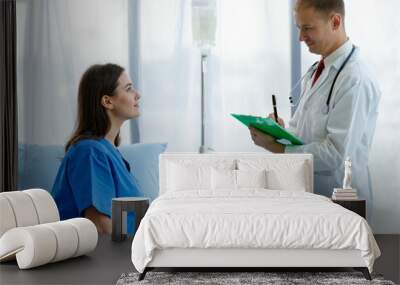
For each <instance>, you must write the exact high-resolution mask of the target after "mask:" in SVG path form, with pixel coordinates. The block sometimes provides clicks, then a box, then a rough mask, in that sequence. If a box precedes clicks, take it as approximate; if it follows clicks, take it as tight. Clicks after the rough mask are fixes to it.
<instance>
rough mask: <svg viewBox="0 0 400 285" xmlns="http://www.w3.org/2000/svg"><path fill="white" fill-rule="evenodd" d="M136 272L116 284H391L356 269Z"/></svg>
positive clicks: (122, 277)
mask: <svg viewBox="0 0 400 285" xmlns="http://www.w3.org/2000/svg"><path fill="white" fill-rule="evenodd" d="M138 276H139V273H126V274H122V275H121V277H120V278H119V279H118V281H117V285H133V284H140V285H145V284H157V285H163V284H172V285H178V284H179V285H183V284H213V285H217V284H222V285H228V284H229V285H231V284H241V285H242V284H268V285H270V284H271V285H272V284H273V285H275V284H284V285H289V284H290V285H292V284H296V285H297V284H328V285H336V284H337V285H347V284H356V285H358V284H368V285H370V284H374V285H375V284H379V285H395V283H393V282H392V281H388V280H384V279H383V277H382V276H380V275H372V278H373V280H372V281H368V280H366V279H365V278H364V276H363V275H362V273H359V272H148V273H147V274H146V278H145V279H144V280H142V281H138Z"/></svg>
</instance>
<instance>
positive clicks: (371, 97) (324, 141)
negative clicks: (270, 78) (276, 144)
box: [285, 40, 381, 205]
mask: <svg viewBox="0 0 400 285" xmlns="http://www.w3.org/2000/svg"><path fill="white" fill-rule="evenodd" d="M352 46H353V44H352V43H351V42H350V40H348V41H347V42H346V43H345V44H344V45H343V46H341V47H340V48H339V49H337V50H336V51H335V52H333V53H332V54H331V55H329V56H328V57H327V58H326V59H325V69H324V70H323V72H322V74H321V75H320V77H319V79H318V81H317V82H316V83H315V85H314V86H313V87H311V82H312V74H313V70H310V71H309V72H308V73H307V75H306V77H305V80H304V82H303V89H302V97H301V98H300V101H299V104H298V107H297V109H296V112H295V113H294V116H293V118H292V119H291V121H290V122H289V130H290V131H292V132H293V133H294V134H296V135H297V136H299V137H300V138H301V139H302V140H303V141H304V145H302V146H287V147H286V149H285V152H286V153H311V154H313V156H314V171H315V172H314V192H315V193H317V194H322V195H325V196H328V197H330V196H331V195H332V191H333V188H334V187H337V188H341V187H342V183H343V176H344V160H345V158H346V157H347V156H349V157H350V158H351V160H352V172H353V180H352V187H353V188H356V189H357V190H358V194H359V196H360V197H361V198H365V199H367V201H368V204H369V205H370V204H371V201H372V190H371V179H370V175H369V170H368V154H369V150H370V146H371V142H372V138H373V135H374V131H375V124H376V119H377V115H378V105H379V99H380V96H381V92H380V90H379V87H378V84H377V82H376V81H375V80H374V79H373V77H372V76H371V74H370V73H369V72H368V71H367V68H366V66H365V64H364V63H363V62H362V61H361V60H360V57H359V49H358V48H356V49H355V51H354V53H353V55H352V57H351V58H350V59H349V61H348V63H347V64H346V66H345V67H344V69H343V70H342V72H341V73H340V75H339V77H338V78H337V80H336V83H335V87H334V89H333V92H332V97H331V100H330V104H329V111H328V112H327V108H326V102H327V98H328V95H329V91H330V88H331V85H332V83H333V80H334V77H335V75H336V74H337V72H338V69H339V68H340V66H341V65H342V63H343V62H344V61H345V59H346V57H347V56H348V55H349V54H350V52H351V49H352ZM326 112H327V113H326Z"/></svg>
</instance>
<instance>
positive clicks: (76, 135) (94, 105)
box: [65, 63, 124, 151]
mask: <svg viewBox="0 0 400 285" xmlns="http://www.w3.org/2000/svg"><path fill="white" fill-rule="evenodd" d="M123 71H124V68H123V67H121V66H119V65H117V64H113V63H107V64H95V65H92V66H91V67H89V68H88V69H87V70H86V71H85V73H84V74H83V75H82V78H81V81H80V83H79V90H78V117H77V126H76V128H75V131H74V132H73V134H72V135H71V138H70V139H69V140H68V142H67V144H66V145H65V151H68V149H69V148H70V147H71V146H72V145H73V144H75V143H77V142H78V141H80V140H82V139H100V138H103V137H104V136H105V135H106V134H107V132H108V131H109V130H110V127H111V122H110V119H109V118H108V116H107V113H106V110H105V108H104V107H103V106H102V105H101V98H102V97H103V96H104V95H108V96H113V95H114V91H115V89H116V88H117V86H118V79H119V77H120V76H121V74H122V72H123ZM119 143H120V137H119V134H118V135H117V137H116V138H115V141H114V145H116V146H118V145H119Z"/></svg>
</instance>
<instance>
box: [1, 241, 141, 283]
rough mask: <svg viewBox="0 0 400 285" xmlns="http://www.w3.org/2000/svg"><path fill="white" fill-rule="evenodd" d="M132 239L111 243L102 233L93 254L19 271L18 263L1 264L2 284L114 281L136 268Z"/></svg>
mask: <svg viewBox="0 0 400 285" xmlns="http://www.w3.org/2000/svg"><path fill="white" fill-rule="evenodd" d="M131 244H132V238H129V239H127V240H125V241H123V242H112V241H111V236H109V235H100V236H99V241H98V244H97V247H96V249H95V250H94V251H92V252H91V253H89V254H87V255H84V256H80V257H76V258H71V259H67V260H64V261H60V262H56V263H50V264H46V265H43V266H40V267H36V268H32V269H24V270H20V269H19V268H18V265H17V262H16V261H12V262H6V263H0V284H1V285H6V284H115V283H116V282H117V280H118V278H119V277H120V275H121V274H122V273H124V272H132V271H134V267H133V265H132V261H131V257H130V255H131Z"/></svg>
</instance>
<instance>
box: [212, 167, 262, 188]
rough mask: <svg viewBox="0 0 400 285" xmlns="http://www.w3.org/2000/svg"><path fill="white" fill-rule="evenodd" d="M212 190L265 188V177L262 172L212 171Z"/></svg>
mask: <svg viewBox="0 0 400 285" xmlns="http://www.w3.org/2000/svg"><path fill="white" fill-rule="evenodd" d="M211 184H212V186H211V187H212V189H213V190H237V189H242V188H267V176H266V171H265V169H263V170H230V169H214V168H213V169H212V170H211Z"/></svg>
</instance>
